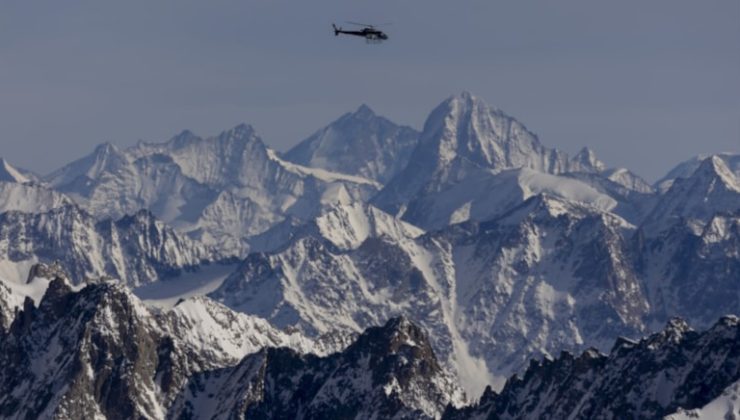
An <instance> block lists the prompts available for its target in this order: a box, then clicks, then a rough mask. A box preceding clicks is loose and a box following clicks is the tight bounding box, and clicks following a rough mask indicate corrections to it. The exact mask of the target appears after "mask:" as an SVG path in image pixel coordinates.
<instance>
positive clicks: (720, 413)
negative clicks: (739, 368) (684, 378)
mask: <svg viewBox="0 0 740 420" xmlns="http://www.w3.org/2000/svg"><path fill="white" fill-rule="evenodd" d="M738 417H740V381H737V382H735V383H734V384H732V385H730V386H728V387H727V388H726V389H725V390H724V391H722V394H721V395H720V396H719V397H717V398H715V399H713V400H712V401H711V402H710V403H709V404H707V405H705V406H703V407H701V408H695V409H693V410H686V409H680V410H678V412H676V413H674V414H671V415H670V416H667V417H665V420H713V419H735V418H738Z"/></svg>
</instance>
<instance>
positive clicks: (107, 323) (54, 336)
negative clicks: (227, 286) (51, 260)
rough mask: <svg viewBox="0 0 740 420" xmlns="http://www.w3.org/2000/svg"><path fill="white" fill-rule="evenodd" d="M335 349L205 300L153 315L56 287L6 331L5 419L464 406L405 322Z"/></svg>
mask: <svg viewBox="0 0 740 420" xmlns="http://www.w3.org/2000/svg"><path fill="white" fill-rule="evenodd" d="M203 311H205V312H206V313H208V314H209V315H208V316H205V315H204V314H197V315H195V316H193V314H194V312H203ZM206 318H208V319H210V323H209V324H207V325H203V324H202V322H203V320H204V319H206ZM214 326H216V327H217V329H216V330H213V327H214ZM206 329H210V330H211V331H210V332H211V334H207V333H205V334H204V332H205V330H206ZM278 346H282V348H277V347H278ZM265 347H269V348H265ZM261 348H262V350H260V349H261ZM336 350H339V349H337V348H326V347H322V346H321V344H320V343H318V344H317V343H312V342H310V341H308V340H306V339H304V338H303V337H302V336H300V335H299V334H298V333H293V334H286V333H283V332H280V331H277V330H275V329H274V328H272V327H270V326H269V324H267V323H266V322H265V321H262V320H259V319H255V318H251V317H247V316H246V315H242V314H236V313H233V312H231V311H229V310H228V309H226V308H224V307H222V306H220V305H218V304H216V303H215V302H211V301H208V300H207V299H203V298H200V299H196V300H191V301H185V302H183V303H181V304H178V305H177V306H176V307H175V308H173V309H172V310H171V311H168V312H158V311H155V310H153V309H150V308H147V307H145V306H144V305H143V304H142V303H141V302H140V301H138V299H137V298H136V297H135V296H133V295H132V294H131V293H130V292H129V291H128V290H127V289H126V288H124V287H123V286H121V285H119V284H115V283H99V284H91V285H88V286H86V287H84V288H83V289H81V290H80V291H77V292H76V291H73V290H72V289H71V287H70V286H69V285H68V284H67V282H66V280H64V279H62V278H57V279H55V280H53V281H52V282H51V283H50V285H49V288H48V289H47V291H46V293H45V295H44V297H43V299H42V300H41V302H40V304H39V306H38V307H37V306H35V305H34V304H33V302H32V301H31V300H30V299H28V300H26V302H25V304H24V307H23V310H22V311H20V312H19V313H18V314H17V315H16V317H15V320H14V321H13V323H12V325H11V326H10V328H9V330H8V331H7V332H5V331H1V330H0V414H1V415H2V416H3V417H5V418H47V417H54V418H59V419H78V418H98V417H104V418H139V417H144V418H153V419H156V418H183V416H184V417H185V418H201V417H203V418H285V416H288V417H296V416H299V415H304V416H307V418H312V416H313V418H326V416H331V415H342V414H343V417H345V418H347V417H355V416H357V418H371V417H373V416H374V415H380V416H382V417H392V416H393V415H396V416H397V417H399V418H401V417H404V418H435V417H438V416H439V415H440V413H441V411H442V410H443V409H444V407H445V406H446V405H448V404H449V403H451V402H454V403H455V404H456V405H459V404H460V403H461V402H462V401H463V395H462V393H461V392H460V390H459V388H457V386H456V385H455V384H454V382H453V381H452V379H451V378H450V377H449V375H447V374H446V373H445V372H444V371H443V370H442V369H441V367H440V365H439V364H438V363H437V361H436V359H435V357H434V353H433V351H432V349H431V347H430V346H429V343H428V340H427V336H426V334H425V333H424V332H423V331H422V330H420V329H419V328H418V327H416V326H415V325H413V324H411V323H410V322H408V321H407V320H405V319H402V318H399V319H394V320H391V321H390V322H388V323H387V324H386V325H385V326H384V327H378V328H373V329H370V330H368V331H367V332H365V333H364V334H362V335H361V336H359V337H358V338H357V339H356V340H355V341H354V342H353V343H352V344H351V345H349V347H347V348H346V349H344V350H342V351H341V352H339V353H333V354H331V355H325V354H327V353H328V352H329V351H336ZM307 351H312V352H314V353H316V354H318V355H314V354H311V355H308V354H306V352H307ZM293 381H295V382H293Z"/></svg>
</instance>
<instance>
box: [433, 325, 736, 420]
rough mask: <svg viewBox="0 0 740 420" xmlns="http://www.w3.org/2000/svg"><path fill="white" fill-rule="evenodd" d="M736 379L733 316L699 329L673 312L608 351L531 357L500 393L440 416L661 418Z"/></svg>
mask: <svg viewBox="0 0 740 420" xmlns="http://www.w3.org/2000/svg"><path fill="white" fill-rule="evenodd" d="M738 379H740V320H738V318H737V317H734V316H728V317H724V318H722V319H720V320H719V322H717V323H716V324H715V325H714V326H713V327H712V328H710V329H709V330H707V331H705V332H703V333H698V332H696V331H693V330H692V329H691V328H689V326H688V325H687V324H686V323H685V322H684V321H682V320H680V319H673V320H671V321H670V322H669V323H668V325H667V326H666V327H665V329H664V330H663V331H661V332H660V333H657V334H654V335H651V336H649V337H647V338H645V339H643V340H640V341H639V342H634V341H630V340H627V339H620V340H618V341H617V342H616V344H615V346H614V348H613V349H612V351H611V353H610V354H609V355H608V356H607V355H603V354H600V353H599V352H597V351H595V350H587V351H586V352H584V353H583V354H581V355H580V356H578V357H576V356H573V355H572V354H570V353H565V352H564V353H562V354H561V355H560V357H558V358H557V359H555V360H543V361H541V362H534V361H533V362H531V363H530V366H529V368H528V369H527V371H526V372H525V373H524V375H523V377H521V378H520V377H517V376H514V377H512V378H511V379H509V381H508V382H507V383H506V385H505V386H504V388H503V390H502V391H501V393H498V394H497V393H495V392H493V391H491V390H490V389H488V390H486V392H485V393H484V394H483V396H482V397H481V399H480V402H479V403H478V404H477V405H475V406H471V407H466V408H463V409H454V408H449V409H448V410H447V411H446V413H445V415H444V418H445V419H467V418H472V417H476V418H490V419H509V418H511V419H516V418H542V419H561V418H578V419H594V418H660V417H663V416H666V415H669V414H671V413H674V412H676V411H677V410H678V409H679V408H685V409H693V408H698V407H702V406H704V405H706V404H707V403H709V402H710V401H711V400H713V399H714V398H716V397H717V396H719V395H720V394H721V393H722V391H723V390H724V389H725V388H727V387H728V386H730V385H731V384H732V383H734V382H736V381H737V380H738Z"/></svg>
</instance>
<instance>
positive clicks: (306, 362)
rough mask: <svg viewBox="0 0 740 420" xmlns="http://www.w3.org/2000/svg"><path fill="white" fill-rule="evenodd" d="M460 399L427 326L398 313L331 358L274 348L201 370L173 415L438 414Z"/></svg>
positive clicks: (314, 416)
mask: <svg viewBox="0 0 740 420" xmlns="http://www.w3.org/2000/svg"><path fill="white" fill-rule="evenodd" d="M204 395H205V398H204ZM460 398H461V394H460V392H459V390H458V388H457V387H456V386H455V385H454V384H453V383H452V382H451V381H450V379H449V377H448V376H447V375H446V374H445V373H444V372H443V371H442V369H441V368H440V365H439V363H438V362H437V359H436V357H435V356H434V353H433V351H432V349H431V347H430V345H429V342H428V338H427V336H426V333H424V332H423V331H422V330H421V329H420V328H418V327H417V326H415V325H413V324H412V323H410V322H409V321H408V320H406V319H404V318H395V319H392V320H390V321H389V322H388V323H387V324H386V325H385V326H383V327H374V328H369V329H368V330H367V331H366V332H365V333H363V334H362V335H360V337H359V338H358V339H357V340H356V341H355V342H354V343H353V344H351V345H350V346H349V347H348V348H347V349H346V350H344V351H342V352H340V353H335V354H333V355H330V356H328V357H317V356H313V355H299V354H297V353H295V352H294V351H292V350H290V349H286V348H279V349H266V350H263V351H261V352H259V353H257V354H254V355H251V356H247V357H246V358H245V359H243V360H242V362H241V363H240V364H239V365H238V366H235V367H233V368H230V369H225V370H218V371H210V372H204V373H201V374H199V375H196V376H194V377H193V378H192V379H191V381H190V383H189V385H188V387H186V389H185V391H184V392H183V394H182V395H180V397H179V398H178V400H177V401H176V402H175V405H174V406H173V409H172V410H171V411H170V413H169V416H170V417H172V418H192V417H195V416H196V413H198V412H200V410H202V407H201V406H200V405H206V406H209V407H213V406H215V407H217V408H216V409H215V412H216V413H218V415H219V416H220V417H222V418H248V419H282V418H306V419H326V418H332V419H335V418H336V419H354V418H434V417H436V416H438V415H439V413H440V412H441V410H442V409H443V407H444V405H445V404H447V403H448V402H450V401H451V400H453V399H457V401H458V402H459V401H461V400H460Z"/></svg>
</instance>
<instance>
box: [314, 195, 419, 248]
mask: <svg viewBox="0 0 740 420" xmlns="http://www.w3.org/2000/svg"><path fill="white" fill-rule="evenodd" d="M316 226H317V227H318V229H319V233H320V234H321V236H323V237H324V238H326V239H327V240H329V241H330V242H331V243H333V244H334V245H335V246H337V247H339V248H340V249H355V248H357V247H359V246H360V245H361V244H362V243H363V242H364V241H365V240H366V239H367V238H370V237H381V236H390V237H392V238H393V239H394V240H396V241H401V240H403V239H404V238H407V239H410V238H416V237H418V236H420V235H422V234H423V233H424V231H423V230H421V229H419V228H417V227H416V226H414V225H411V224H409V223H406V222H404V221H402V220H400V219H398V218H395V217H393V216H391V215H390V214H388V213H386V212H384V211H382V210H380V209H378V208H376V207H374V206H372V205H369V204H365V203H360V202H355V203H351V204H337V205H334V206H332V207H331V208H329V209H327V210H326V211H325V212H324V213H323V214H322V215H321V216H319V217H318V218H316Z"/></svg>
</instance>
